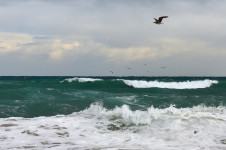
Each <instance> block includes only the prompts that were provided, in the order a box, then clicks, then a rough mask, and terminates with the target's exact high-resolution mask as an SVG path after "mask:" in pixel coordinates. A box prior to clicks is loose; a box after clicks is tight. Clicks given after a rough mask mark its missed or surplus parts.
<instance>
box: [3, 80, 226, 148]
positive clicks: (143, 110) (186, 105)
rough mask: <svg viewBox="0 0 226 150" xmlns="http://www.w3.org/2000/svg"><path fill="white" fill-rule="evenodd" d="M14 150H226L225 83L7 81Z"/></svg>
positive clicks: (6, 127)
mask: <svg viewBox="0 0 226 150" xmlns="http://www.w3.org/2000/svg"><path fill="white" fill-rule="evenodd" d="M8 149H9V150H11V149H13V150H17V149H18V150H21V149H29V150H43V149H51V150H77V149H78V150H80V149H81V150H226V77H131V76H130V77H120V76H117V77H98V76H97V77H94V76H92V77H85V76H53V77H52V76H44V77H41V76H1V77H0V150H8Z"/></svg>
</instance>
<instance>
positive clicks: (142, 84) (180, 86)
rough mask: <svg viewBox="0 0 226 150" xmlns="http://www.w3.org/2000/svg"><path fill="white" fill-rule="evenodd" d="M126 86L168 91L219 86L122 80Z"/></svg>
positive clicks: (208, 82) (206, 81) (210, 81)
mask: <svg viewBox="0 0 226 150" xmlns="http://www.w3.org/2000/svg"><path fill="white" fill-rule="evenodd" d="M122 81H123V82H124V83H125V84H126V85H129V86H132V87H134V88H168V89H199V88H208V87H210V86H211V85H212V84H217V83H218V81H216V80H209V79H205V80H198V81H184V82H159V81H143V80H122Z"/></svg>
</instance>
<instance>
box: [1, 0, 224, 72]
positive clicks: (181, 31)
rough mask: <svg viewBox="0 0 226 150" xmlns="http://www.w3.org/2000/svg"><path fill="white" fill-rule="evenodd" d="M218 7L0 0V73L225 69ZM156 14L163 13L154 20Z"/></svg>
mask: <svg viewBox="0 0 226 150" xmlns="http://www.w3.org/2000/svg"><path fill="white" fill-rule="evenodd" d="M225 7H226V1H224V0H202V1H201V0H200V1H197V0H189V1H187V0H158V1H156V0H123V1H122V0H64V1H62V0H7V1H6V0H0V20H1V21H0V76H112V75H113V76H226V67H225V64H226V42H225V41H226V29H225V27H226V18H225V14H226V9H225ZM159 16H169V17H168V18H166V19H163V24H161V25H156V24H154V23H153V22H154V18H158V17H159ZM127 67H129V68H131V69H127ZM110 71H113V74H112V73H111V72H110Z"/></svg>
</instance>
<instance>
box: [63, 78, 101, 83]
mask: <svg viewBox="0 0 226 150" xmlns="http://www.w3.org/2000/svg"><path fill="white" fill-rule="evenodd" d="M102 80H103V79H96V78H78V77H74V78H69V79H65V80H64V81H68V82H73V81H78V82H95V81H102Z"/></svg>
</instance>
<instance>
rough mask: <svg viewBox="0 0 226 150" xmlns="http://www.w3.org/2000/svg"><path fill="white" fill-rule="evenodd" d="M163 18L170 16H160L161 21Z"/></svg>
mask: <svg viewBox="0 0 226 150" xmlns="http://www.w3.org/2000/svg"><path fill="white" fill-rule="evenodd" d="M163 18H168V16H162V17H159V21H160V22H161V21H162V19H163Z"/></svg>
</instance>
